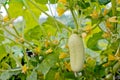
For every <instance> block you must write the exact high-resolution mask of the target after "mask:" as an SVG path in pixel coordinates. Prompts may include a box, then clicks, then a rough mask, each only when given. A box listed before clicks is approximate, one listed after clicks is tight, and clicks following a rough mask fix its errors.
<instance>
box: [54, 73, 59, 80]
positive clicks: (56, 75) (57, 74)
mask: <svg viewBox="0 0 120 80" xmlns="http://www.w3.org/2000/svg"><path fill="white" fill-rule="evenodd" d="M55 80H60V73H59V72H56V73H55Z"/></svg>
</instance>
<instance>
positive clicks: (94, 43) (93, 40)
mask: <svg viewBox="0 0 120 80" xmlns="http://www.w3.org/2000/svg"><path fill="white" fill-rule="evenodd" d="M102 34H103V33H102V32H99V33H95V34H93V36H92V37H90V38H89V40H88V41H87V47H88V48H90V49H92V50H100V49H99V47H98V40H99V39H102Z"/></svg>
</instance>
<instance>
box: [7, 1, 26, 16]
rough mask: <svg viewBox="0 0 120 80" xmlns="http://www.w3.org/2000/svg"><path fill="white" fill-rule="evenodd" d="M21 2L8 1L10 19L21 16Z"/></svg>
mask: <svg viewBox="0 0 120 80" xmlns="http://www.w3.org/2000/svg"><path fill="white" fill-rule="evenodd" d="M23 6H24V5H23V2H22V0H10V1H9V8H8V12H9V15H10V17H11V18H16V17H18V16H22V14H23Z"/></svg>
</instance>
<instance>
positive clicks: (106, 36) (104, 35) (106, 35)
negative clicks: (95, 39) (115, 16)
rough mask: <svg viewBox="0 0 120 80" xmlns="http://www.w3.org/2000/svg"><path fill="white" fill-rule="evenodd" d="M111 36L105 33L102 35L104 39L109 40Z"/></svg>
mask: <svg viewBox="0 0 120 80" xmlns="http://www.w3.org/2000/svg"><path fill="white" fill-rule="evenodd" d="M110 36H111V35H110V33H109V32H105V33H103V35H102V37H103V38H108V37H110Z"/></svg>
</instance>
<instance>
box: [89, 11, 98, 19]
mask: <svg viewBox="0 0 120 80" xmlns="http://www.w3.org/2000/svg"><path fill="white" fill-rule="evenodd" d="M90 16H91V17H92V18H93V19H96V18H98V12H97V11H96V10H94V11H93V13H92V14H90Z"/></svg>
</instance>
